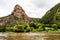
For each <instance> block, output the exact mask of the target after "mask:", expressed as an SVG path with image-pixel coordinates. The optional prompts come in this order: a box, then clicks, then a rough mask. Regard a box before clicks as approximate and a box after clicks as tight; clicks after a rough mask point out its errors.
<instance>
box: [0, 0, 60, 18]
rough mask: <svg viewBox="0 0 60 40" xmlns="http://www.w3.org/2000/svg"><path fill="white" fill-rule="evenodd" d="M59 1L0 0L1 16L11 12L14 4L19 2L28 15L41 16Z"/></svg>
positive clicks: (59, 0)
mask: <svg viewBox="0 0 60 40" xmlns="http://www.w3.org/2000/svg"><path fill="white" fill-rule="evenodd" d="M59 2H60V0H0V17H3V16H7V15H9V14H11V12H12V10H13V8H14V6H15V5H16V4H19V5H20V6H22V8H23V9H24V10H25V12H26V14H27V15H28V16H30V17H39V18H41V17H42V16H43V15H44V14H45V13H46V12H47V10H49V9H50V8H51V7H53V6H54V5H56V4H57V3H59Z"/></svg>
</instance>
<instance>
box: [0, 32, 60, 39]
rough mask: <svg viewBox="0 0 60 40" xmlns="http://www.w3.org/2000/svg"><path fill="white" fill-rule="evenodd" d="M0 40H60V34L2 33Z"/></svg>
mask: <svg viewBox="0 0 60 40" xmlns="http://www.w3.org/2000/svg"><path fill="white" fill-rule="evenodd" d="M0 40H60V33H58V32H52V33H32V32H30V33H12V32H10V33H0Z"/></svg>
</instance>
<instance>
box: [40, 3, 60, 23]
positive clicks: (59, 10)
mask: <svg viewBox="0 0 60 40" xmlns="http://www.w3.org/2000/svg"><path fill="white" fill-rule="evenodd" d="M40 21H41V23H44V24H53V23H57V22H60V3H58V4H57V5H55V6H54V7H53V8H51V9H50V10H49V11H48V12H46V14H45V15H44V16H43V17H42V19H41V20H40Z"/></svg>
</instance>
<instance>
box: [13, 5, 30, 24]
mask: <svg viewBox="0 0 60 40" xmlns="http://www.w3.org/2000/svg"><path fill="white" fill-rule="evenodd" d="M13 15H14V16H15V17H17V18H23V19H24V20H25V22H26V23H29V20H30V19H29V17H28V16H27V15H26V13H25V11H24V10H23V9H22V7H21V6H19V5H18V4H17V5H16V6H15V8H14V11H13Z"/></svg>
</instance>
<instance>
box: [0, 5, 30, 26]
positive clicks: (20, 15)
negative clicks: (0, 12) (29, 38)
mask: <svg viewBox="0 0 60 40" xmlns="http://www.w3.org/2000/svg"><path fill="white" fill-rule="evenodd" d="M16 19H23V22H25V23H29V22H30V18H29V17H28V16H27V15H26V13H25V11H24V10H23V8H22V7H21V6H19V5H18V4H17V5H16V6H15V7H14V10H13V12H12V14H11V15H8V16H6V17H1V18H0V26H14V25H17V24H18V22H17V20H16Z"/></svg>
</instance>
